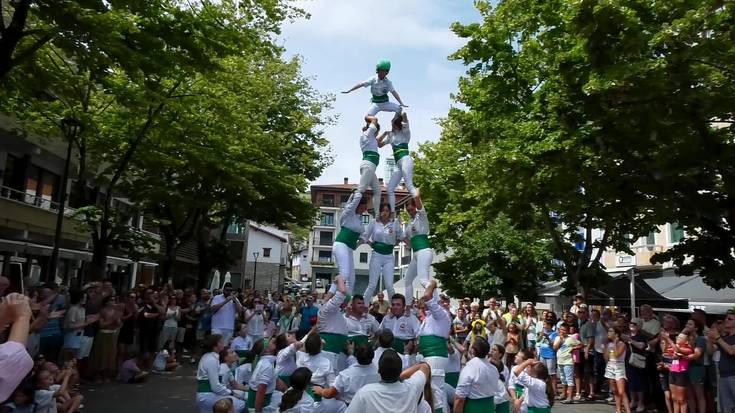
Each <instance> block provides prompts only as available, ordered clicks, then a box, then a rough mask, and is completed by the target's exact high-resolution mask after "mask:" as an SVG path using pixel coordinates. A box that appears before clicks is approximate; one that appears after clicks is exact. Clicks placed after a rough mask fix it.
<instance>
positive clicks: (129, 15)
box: [5, 0, 300, 277]
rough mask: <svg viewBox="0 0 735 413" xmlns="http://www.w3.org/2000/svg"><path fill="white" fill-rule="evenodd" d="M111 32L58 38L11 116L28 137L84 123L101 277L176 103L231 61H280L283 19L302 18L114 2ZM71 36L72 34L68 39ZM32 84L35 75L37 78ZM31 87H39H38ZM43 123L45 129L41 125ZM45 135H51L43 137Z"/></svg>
mask: <svg viewBox="0 0 735 413" xmlns="http://www.w3.org/2000/svg"><path fill="white" fill-rule="evenodd" d="M104 5H105V7H103V8H101V9H99V10H95V11H93V12H90V13H97V15H99V17H100V20H101V21H102V22H104V23H105V24H101V25H100V26H99V27H96V29H95V30H94V31H89V32H86V33H84V35H79V34H78V33H75V32H71V33H68V34H66V35H57V36H55V37H54V39H53V41H51V42H49V43H47V44H46V45H45V46H43V48H42V49H41V50H40V51H39V55H41V53H42V58H39V59H35V60H31V61H28V62H26V63H25V65H26V68H27V69H26V70H23V71H21V70H16V71H14V72H13V76H12V78H11V79H7V82H8V83H9V84H13V85H16V86H18V85H27V87H24V88H20V87H17V88H13V89H6V90H7V91H8V93H9V94H10V96H9V98H8V99H6V100H5V102H6V104H5V110H6V111H8V112H11V113H14V114H16V115H17V116H18V117H19V118H21V119H23V120H27V121H29V122H25V123H24V124H23V127H24V128H25V129H26V130H29V131H34V132H38V133H40V134H41V135H42V136H55V135H58V132H57V131H55V128H58V126H59V125H61V124H62V122H61V121H62V120H64V119H73V120H74V121H75V122H77V123H78V124H80V125H81V126H82V127H81V129H80V130H81V131H82V132H81V133H80V134H79V136H77V137H75V142H74V143H75V144H76V146H77V149H78V151H77V152H78V154H79V165H80V170H79V171H78V179H77V188H78V190H77V191H76V192H77V194H78V199H77V202H78V204H79V205H78V206H81V207H84V208H81V211H82V214H83V215H84V219H85V225H86V226H87V228H89V229H90V232H91V235H92V243H93V260H92V265H91V272H92V274H93V276H95V277H99V276H101V275H102V274H104V272H105V267H106V265H105V264H106V257H107V255H108V253H109V251H110V248H113V247H114V246H115V245H116V243H117V241H118V240H119V239H121V240H122V239H132V238H131V237H130V236H129V235H130V234H129V233H128V231H129V230H130V225H129V215H127V214H126V212H125V208H114V207H113V204H114V203H115V202H114V197H115V196H116V195H117V194H118V192H119V185H121V184H122V183H123V182H124V181H125V180H126V175H127V173H128V171H129V168H130V166H131V162H132V161H133V160H134V158H135V156H137V155H138V153H139V149H140V147H141V146H142V145H143V144H144V143H145V142H146V140H148V139H149V138H150V137H151V135H152V134H153V133H154V132H155V131H156V130H157V128H161V127H163V128H165V127H167V124H166V122H162V120H161V119H162V116H163V115H164V114H165V113H166V112H167V110H168V105H170V104H172V103H173V102H175V101H177V100H180V99H183V98H186V97H187V96H189V92H190V91H191V90H192V88H193V87H194V86H195V85H194V83H193V80H194V79H197V78H199V77H201V76H206V75H210V76H216V73H218V71H219V70H221V67H220V66H219V64H220V62H222V61H223V60H222V59H225V58H226V57H228V56H240V55H247V54H250V53H252V54H262V55H266V56H267V55H273V54H276V53H278V51H279V48H278V47H277V46H276V45H275V43H274V42H273V39H272V34H273V33H277V32H278V30H279V24H280V23H281V21H282V20H283V19H286V18H291V17H294V16H296V15H300V11H298V10H297V9H293V8H292V7H291V6H289V5H287V4H285V3H283V2H271V1H268V2H249V3H248V6H247V7H246V8H242V9H239V8H238V7H237V2H234V1H224V2H217V3H212V2H209V1H201V2H193V3H192V2H187V3H186V4H180V2H178V1H172V0H157V1H148V2H128V1H106V2H104ZM64 33H66V32H64ZM29 77H31V78H30V79H29ZM29 80H30V81H29ZM39 120H40V121H39ZM42 132H45V133H42Z"/></svg>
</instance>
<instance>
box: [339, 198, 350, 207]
mask: <svg viewBox="0 0 735 413" xmlns="http://www.w3.org/2000/svg"><path fill="white" fill-rule="evenodd" d="M349 200H350V196H349V195H342V196H340V197H339V206H340V207H341V208H344V207H345V205H346V204H347V202H348V201H349Z"/></svg>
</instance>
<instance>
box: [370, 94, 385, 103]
mask: <svg viewBox="0 0 735 413" xmlns="http://www.w3.org/2000/svg"><path fill="white" fill-rule="evenodd" d="M372 100H373V103H385V102H387V101H388V95H387V94H385V95H373V99H372Z"/></svg>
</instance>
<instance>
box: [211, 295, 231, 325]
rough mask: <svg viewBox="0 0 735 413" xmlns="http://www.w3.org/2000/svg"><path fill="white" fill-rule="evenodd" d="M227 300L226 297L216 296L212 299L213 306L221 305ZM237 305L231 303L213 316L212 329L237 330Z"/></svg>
mask: <svg viewBox="0 0 735 413" xmlns="http://www.w3.org/2000/svg"><path fill="white" fill-rule="evenodd" d="M225 301H227V299H226V298H225V296H224V295H222V294H219V295H215V296H214V298H212V306H215V305H217V304H219V303H222V302H225ZM236 310H237V308H236V307H235V303H234V302H233V301H230V302H229V303H227V304H225V305H223V306H222V307H220V309H219V310H217V311H216V312H214V314H212V328H213V329H217V330H234V329H235V315H236V313H237V311H236Z"/></svg>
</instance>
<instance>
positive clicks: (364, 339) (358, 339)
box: [347, 334, 370, 347]
mask: <svg viewBox="0 0 735 413" xmlns="http://www.w3.org/2000/svg"><path fill="white" fill-rule="evenodd" d="M347 339H348V340H349V341H351V342H353V343H355V347H357V346H362V345H365V344H370V337H368V336H364V335H362V334H360V335H354V336H349V337H348V338H347Z"/></svg>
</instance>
